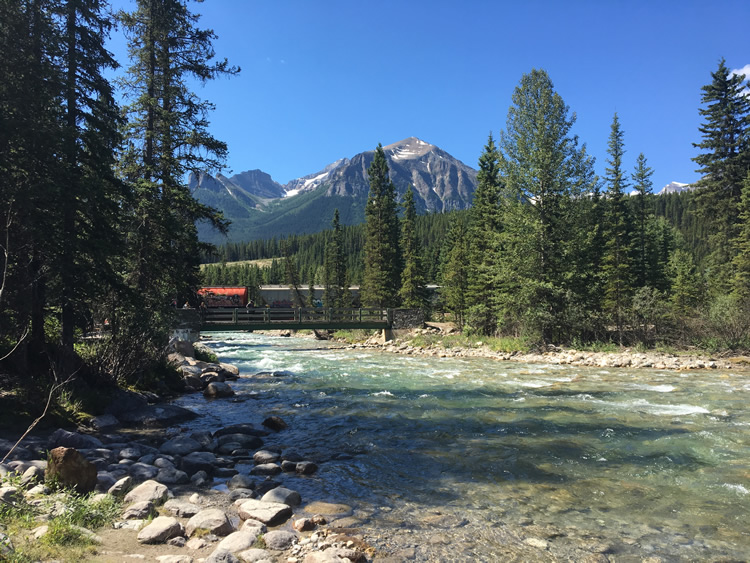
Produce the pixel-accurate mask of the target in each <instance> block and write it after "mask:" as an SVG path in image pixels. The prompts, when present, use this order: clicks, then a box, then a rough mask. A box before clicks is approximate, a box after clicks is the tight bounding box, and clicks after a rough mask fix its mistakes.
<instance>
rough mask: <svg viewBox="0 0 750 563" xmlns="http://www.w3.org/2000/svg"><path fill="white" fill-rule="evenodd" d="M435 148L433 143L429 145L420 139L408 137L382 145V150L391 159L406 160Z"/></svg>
mask: <svg viewBox="0 0 750 563" xmlns="http://www.w3.org/2000/svg"><path fill="white" fill-rule="evenodd" d="M436 148H437V147H436V146H435V145H431V144H430V143H428V142H426V141H423V140H422V139H418V138H416V137H409V138H407V139H404V140H403V141H399V142H397V143H393V144H390V145H387V146H385V147H383V150H384V151H385V152H386V153H387V154H388V156H390V157H391V158H392V159H393V160H406V159H415V158H419V157H421V156H424V155H425V154H427V153H428V152H430V151H433V150H435V149H436Z"/></svg>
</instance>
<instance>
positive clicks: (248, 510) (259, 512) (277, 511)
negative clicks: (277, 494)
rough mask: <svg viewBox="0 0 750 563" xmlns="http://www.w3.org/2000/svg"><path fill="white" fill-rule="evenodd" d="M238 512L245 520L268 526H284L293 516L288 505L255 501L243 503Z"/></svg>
mask: <svg viewBox="0 0 750 563" xmlns="http://www.w3.org/2000/svg"><path fill="white" fill-rule="evenodd" d="M238 502H240V501H238ZM237 512H238V513H239V515H240V518H242V519H243V520H247V519H249V518H252V519H253V520H258V521H259V522H263V523H264V524H266V525H268V526H276V525H278V524H282V523H283V522H286V521H287V520H288V519H289V517H290V516H291V515H292V509H291V508H290V507H289V506H287V505H286V504H281V503H276V502H263V501H260V500H254V499H250V500H245V501H242V502H241V504H240V505H239V506H238V510H237Z"/></svg>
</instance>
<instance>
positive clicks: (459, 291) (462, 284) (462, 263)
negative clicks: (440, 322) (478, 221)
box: [440, 215, 469, 330]
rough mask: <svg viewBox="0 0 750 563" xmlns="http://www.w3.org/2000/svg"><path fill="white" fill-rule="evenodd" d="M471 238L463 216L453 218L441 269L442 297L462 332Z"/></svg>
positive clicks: (444, 248)
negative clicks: (467, 257) (467, 258)
mask: <svg viewBox="0 0 750 563" xmlns="http://www.w3.org/2000/svg"><path fill="white" fill-rule="evenodd" d="M468 252H469V238H468V234H467V229H466V221H465V220H464V217H463V216H461V215H456V216H454V217H453V219H452V221H451V224H450V228H449V229H448V234H447V236H446V238H445V244H444V246H443V261H442V264H441V268H440V282H441V287H440V296H441V298H442V299H443V303H444V305H445V308H446V309H447V310H448V311H450V312H451V313H452V314H453V320H454V321H455V323H456V325H457V326H458V328H459V330H461V329H462V328H463V326H464V314H465V312H466V294H467V291H468V287H469V283H468V277H469V272H468V271H469V265H468V262H467V260H466V256H467V255H468Z"/></svg>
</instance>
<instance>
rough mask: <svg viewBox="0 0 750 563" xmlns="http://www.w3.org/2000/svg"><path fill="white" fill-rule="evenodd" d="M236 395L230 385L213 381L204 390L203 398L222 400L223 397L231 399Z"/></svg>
mask: <svg viewBox="0 0 750 563" xmlns="http://www.w3.org/2000/svg"><path fill="white" fill-rule="evenodd" d="M232 395H234V389H232V388H231V387H230V386H229V384H227V383H222V382H219V381H213V382H211V383H209V384H208V386H207V387H206V388H205V389H204V390H203V396H204V397H207V398H211V399H220V398H222V397H231V396H232Z"/></svg>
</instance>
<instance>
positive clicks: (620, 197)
mask: <svg viewBox="0 0 750 563" xmlns="http://www.w3.org/2000/svg"><path fill="white" fill-rule="evenodd" d="M623 137H624V134H623V131H622V129H621V128H620V120H619V118H618V117H617V114H616V113H615V116H614V118H613V119H612V125H611V130H610V135H609V143H608V146H607V152H608V153H609V159H608V160H607V164H608V165H609V166H608V167H607V168H606V176H605V182H606V183H607V208H606V218H605V229H604V245H605V252H604V256H603V260H602V275H603V277H604V309H605V311H607V312H608V313H609V315H610V317H611V319H612V320H613V322H614V323H615V327H616V328H617V334H618V338H619V341H620V344H621V345H622V343H623V325H624V323H625V319H626V314H627V308H628V306H629V303H630V297H631V295H632V293H633V268H632V263H631V253H632V245H631V242H630V235H631V231H632V227H631V222H630V216H629V213H628V207H627V204H626V201H625V199H624V198H625V190H626V189H627V186H628V184H627V182H626V180H625V173H624V171H623V168H622V157H623V155H624V153H625V145H624V141H623Z"/></svg>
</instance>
